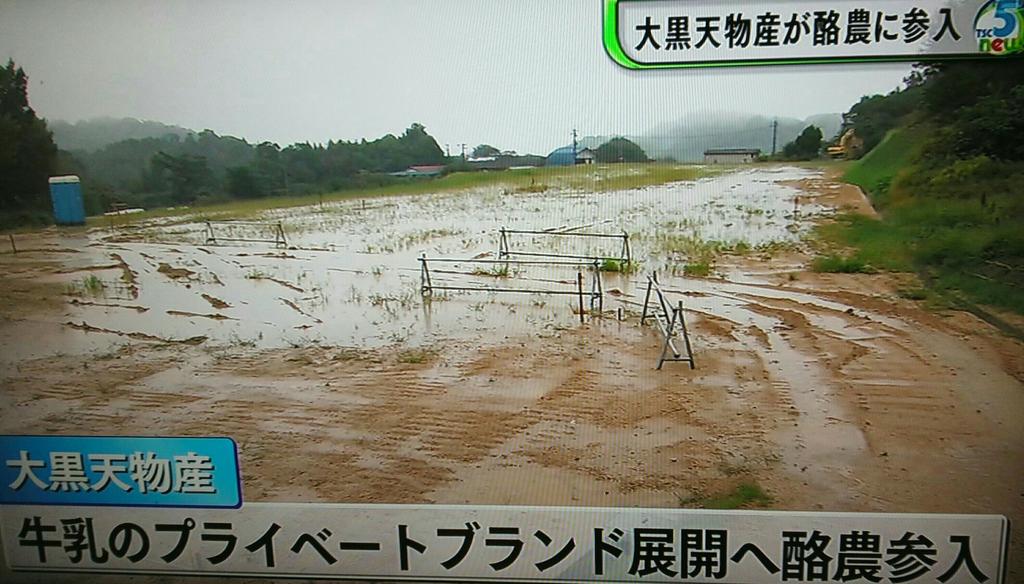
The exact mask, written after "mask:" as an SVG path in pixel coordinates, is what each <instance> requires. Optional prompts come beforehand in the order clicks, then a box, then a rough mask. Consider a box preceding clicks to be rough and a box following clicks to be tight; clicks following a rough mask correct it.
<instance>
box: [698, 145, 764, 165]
mask: <svg viewBox="0 0 1024 584" xmlns="http://www.w3.org/2000/svg"><path fill="white" fill-rule="evenodd" d="M760 155H761V151H760V150H758V149H756V148H714V149H711V150H705V151H704V163H705V164H747V163H750V162H754V161H755V160H757V157H758V156H760Z"/></svg>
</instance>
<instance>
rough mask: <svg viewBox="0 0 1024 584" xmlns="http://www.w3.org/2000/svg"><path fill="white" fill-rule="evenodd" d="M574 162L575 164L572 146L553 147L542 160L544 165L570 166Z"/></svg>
mask: <svg viewBox="0 0 1024 584" xmlns="http://www.w3.org/2000/svg"><path fill="white" fill-rule="evenodd" d="M574 164H576V154H575V153H574V152H573V151H572V146H562V147H561V148H556V149H554V150H553V151H552V152H551V154H548V157H547V160H546V161H545V162H544V165H545V166H572V165H574Z"/></svg>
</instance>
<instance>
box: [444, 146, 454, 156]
mask: <svg viewBox="0 0 1024 584" xmlns="http://www.w3.org/2000/svg"><path fill="white" fill-rule="evenodd" d="M444 157H445V158H451V157H452V148H451V144H445V145H444Z"/></svg>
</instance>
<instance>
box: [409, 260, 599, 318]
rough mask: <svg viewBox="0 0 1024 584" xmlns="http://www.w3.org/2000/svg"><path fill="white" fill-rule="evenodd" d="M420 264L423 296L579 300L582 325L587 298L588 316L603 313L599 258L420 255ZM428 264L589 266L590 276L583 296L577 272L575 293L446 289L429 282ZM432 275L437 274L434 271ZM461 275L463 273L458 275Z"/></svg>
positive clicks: (488, 288) (580, 276) (492, 287)
mask: <svg viewBox="0 0 1024 584" xmlns="http://www.w3.org/2000/svg"><path fill="white" fill-rule="evenodd" d="M417 259H418V260H419V262H420V293H421V294H422V295H423V296H430V295H431V294H432V293H433V292H434V291H435V290H443V291H455V292H496V293H520V294H548V295H555V296H576V297H578V298H579V315H580V322H581V323H583V322H585V315H586V311H585V308H584V299H585V298H587V297H589V299H590V310H591V312H593V311H595V310H597V311H598V312H599V313H600V312H601V311H603V310H604V283H603V282H602V280H601V265H600V263H599V259H598V258H586V259H588V260H591V261H589V262H582V261H577V262H570V261H555V260H514V259H508V258H505V259H497V260H495V259H472V258H428V257H427V254H423V255H421V256H420V257H419V258H417ZM430 262H435V263H449V264H457V263H458V264H485V265H494V264H499V265H506V266H510V265H518V266H524V265H529V266H574V267H582V266H590V268H591V270H592V273H593V276H592V278H591V285H590V291H589V292H585V291H584V286H583V280H584V277H583V272H582V271H577V272H576V289H575V290H550V289H531V288H501V287H494V286H449V285H445V284H442V285H436V284H434V283H433V281H432V280H431V276H430ZM435 272H437V271H436V270H435ZM457 273H459V274H461V273H462V272H457ZM465 275H470V276H471V275H473V274H465Z"/></svg>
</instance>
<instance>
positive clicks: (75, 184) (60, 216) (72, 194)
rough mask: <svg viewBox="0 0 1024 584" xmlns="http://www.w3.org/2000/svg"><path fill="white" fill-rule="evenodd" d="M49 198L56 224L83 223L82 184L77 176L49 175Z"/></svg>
mask: <svg viewBox="0 0 1024 584" xmlns="http://www.w3.org/2000/svg"><path fill="white" fill-rule="evenodd" d="M50 200H51V201H53V218H54V220H55V221H56V222H57V225H85V204H84V203H83V202H82V185H81V184H80V182H79V180H78V177H77V176H75V175H73V174H72V175H68V176H51V177H50Z"/></svg>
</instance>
